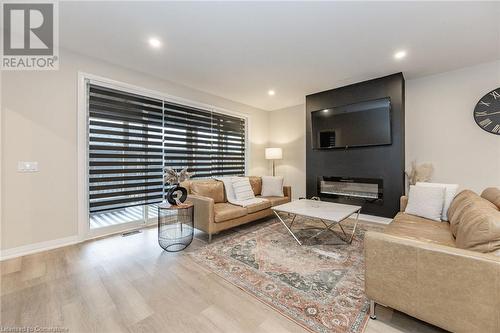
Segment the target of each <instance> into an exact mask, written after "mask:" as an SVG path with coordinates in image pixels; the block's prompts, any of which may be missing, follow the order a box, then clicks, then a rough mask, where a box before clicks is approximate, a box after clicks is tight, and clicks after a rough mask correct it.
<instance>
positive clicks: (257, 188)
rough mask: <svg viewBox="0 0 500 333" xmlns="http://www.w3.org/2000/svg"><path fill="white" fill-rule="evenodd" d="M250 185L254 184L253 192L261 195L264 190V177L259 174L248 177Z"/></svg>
mask: <svg viewBox="0 0 500 333" xmlns="http://www.w3.org/2000/svg"><path fill="white" fill-rule="evenodd" d="M248 180H249V181H250V185H251V186H252V190H253V194H255V195H260V194H261V192H262V178H261V177H257V176H250V177H248Z"/></svg>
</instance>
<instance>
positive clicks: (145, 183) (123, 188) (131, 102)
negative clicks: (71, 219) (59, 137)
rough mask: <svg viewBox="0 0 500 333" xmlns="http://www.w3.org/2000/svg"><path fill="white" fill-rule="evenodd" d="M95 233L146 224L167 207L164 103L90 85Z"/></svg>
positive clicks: (92, 223)
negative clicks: (164, 200)
mask: <svg viewBox="0 0 500 333" xmlns="http://www.w3.org/2000/svg"><path fill="white" fill-rule="evenodd" d="M88 96H89V123H88V125H89V127H88V128H89V147H88V152H89V155H88V157H89V158H88V161H89V169H88V184H89V214H90V228H91V229H93V228H101V227H108V226H113V225H116V224H122V223H145V222H146V221H147V219H148V218H149V217H150V215H153V213H152V212H150V211H154V210H155V209H154V206H151V205H155V204H157V203H159V202H161V201H162V198H163V192H164V186H163V176H162V175H163V147H162V141H163V126H162V123H163V102H162V101H161V100H158V99H152V98H147V97H144V96H138V95H133V94H129V93H124V92H120V91H116V90H112V89H108V88H104V87H99V86H96V85H89V92H88Z"/></svg>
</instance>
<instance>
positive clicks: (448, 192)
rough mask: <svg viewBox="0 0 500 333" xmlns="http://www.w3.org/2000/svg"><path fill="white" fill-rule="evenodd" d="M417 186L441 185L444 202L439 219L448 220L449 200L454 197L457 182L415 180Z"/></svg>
mask: <svg viewBox="0 0 500 333" xmlns="http://www.w3.org/2000/svg"><path fill="white" fill-rule="evenodd" d="M416 185H417V186H427V187H443V188H444V189H445V192H444V204H443V213H442V214H441V220H443V221H448V208H450V205H451V202H452V201H453V199H454V198H455V195H456V194H457V191H458V184H441V183H425V182H417V184H416Z"/></svg>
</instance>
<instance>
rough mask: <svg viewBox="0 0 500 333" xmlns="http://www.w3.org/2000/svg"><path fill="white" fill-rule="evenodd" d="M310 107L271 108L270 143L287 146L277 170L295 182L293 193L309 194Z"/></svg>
mask: <svg viewBox="0 0 500 333" xmlns="http://www.w3.org/2000/svg"><path fill="white" fill-rule="evenodd" d="M305 128H306V111H305V105H304V104H302V105H297V106H292V107H289V108H285V109H281V110H276V111H272V112H270V116H269V146H272V147H280V148H282V149H283V159H282V160H280V161H276V163H277V164H276V165H277V167H276V174H277V175H278V176H284V177H285V184H286V185H290V186H292V197H293V198H294V199H298V198H299V197H305V196H306V159H305V155H306V136H305V135H306V133H305Z"/></svg>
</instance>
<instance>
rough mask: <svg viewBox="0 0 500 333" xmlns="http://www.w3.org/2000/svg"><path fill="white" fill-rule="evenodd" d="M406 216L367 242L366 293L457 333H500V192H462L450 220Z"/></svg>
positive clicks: (372, 234) (399, 216) (375, 300)
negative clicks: (435, 220)
mask: <svg viewBox="0 0 500 333" xmlns="http://www.w3.org/2000/svg"><path fill="white" fill-rule="evenodd" d="M406 202H407V199H406V197H402V199H401V212H400V213H398V214H397V215H396V216H395V218H394V220H393V222H391V224H390V225H389V226H388V227H387V228H386V229H385V230H384V232H382V233H380V232H367V234H366V236H365V260H366V273H365V289H366V293H367V295H368V297H369V298H370V299H371V301H372V302H371V305H372V307H371V315H372V316H374V315H375V312H374V306H375V303H379V304H383V305H386V306H389V307H391V308H394V309H397V310H399V311H402V312H405V313H407V314H409V315H411V316H413V317H416V318H419V319H421V320H423V321H426V322H429V323H431V324H434V325H436V326H439V327H441V328H444V329H446V330H449V331H452V332H467V333H469V332H481V333H488V332H490V333H493V332H497V333H498V332H500V210H499V209H500V189H497V188H489V189H487V190H485V191H484V192H483V193H482V194H481V196H479V195H477V194H475V193H474V192H472V191H467V190H466V191H462V192H461V193H459V194H458V195H457V196H456V197H455V199H454V200H453V202H452V204H451V205H450V208H449V210H448V217H449V220H450V222H449V223H448V222H434V221H431V220H427V219H424V218H421V217H417V216H413V215H409V214H405V213H404V209H405V206H406Z"/></svg>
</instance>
